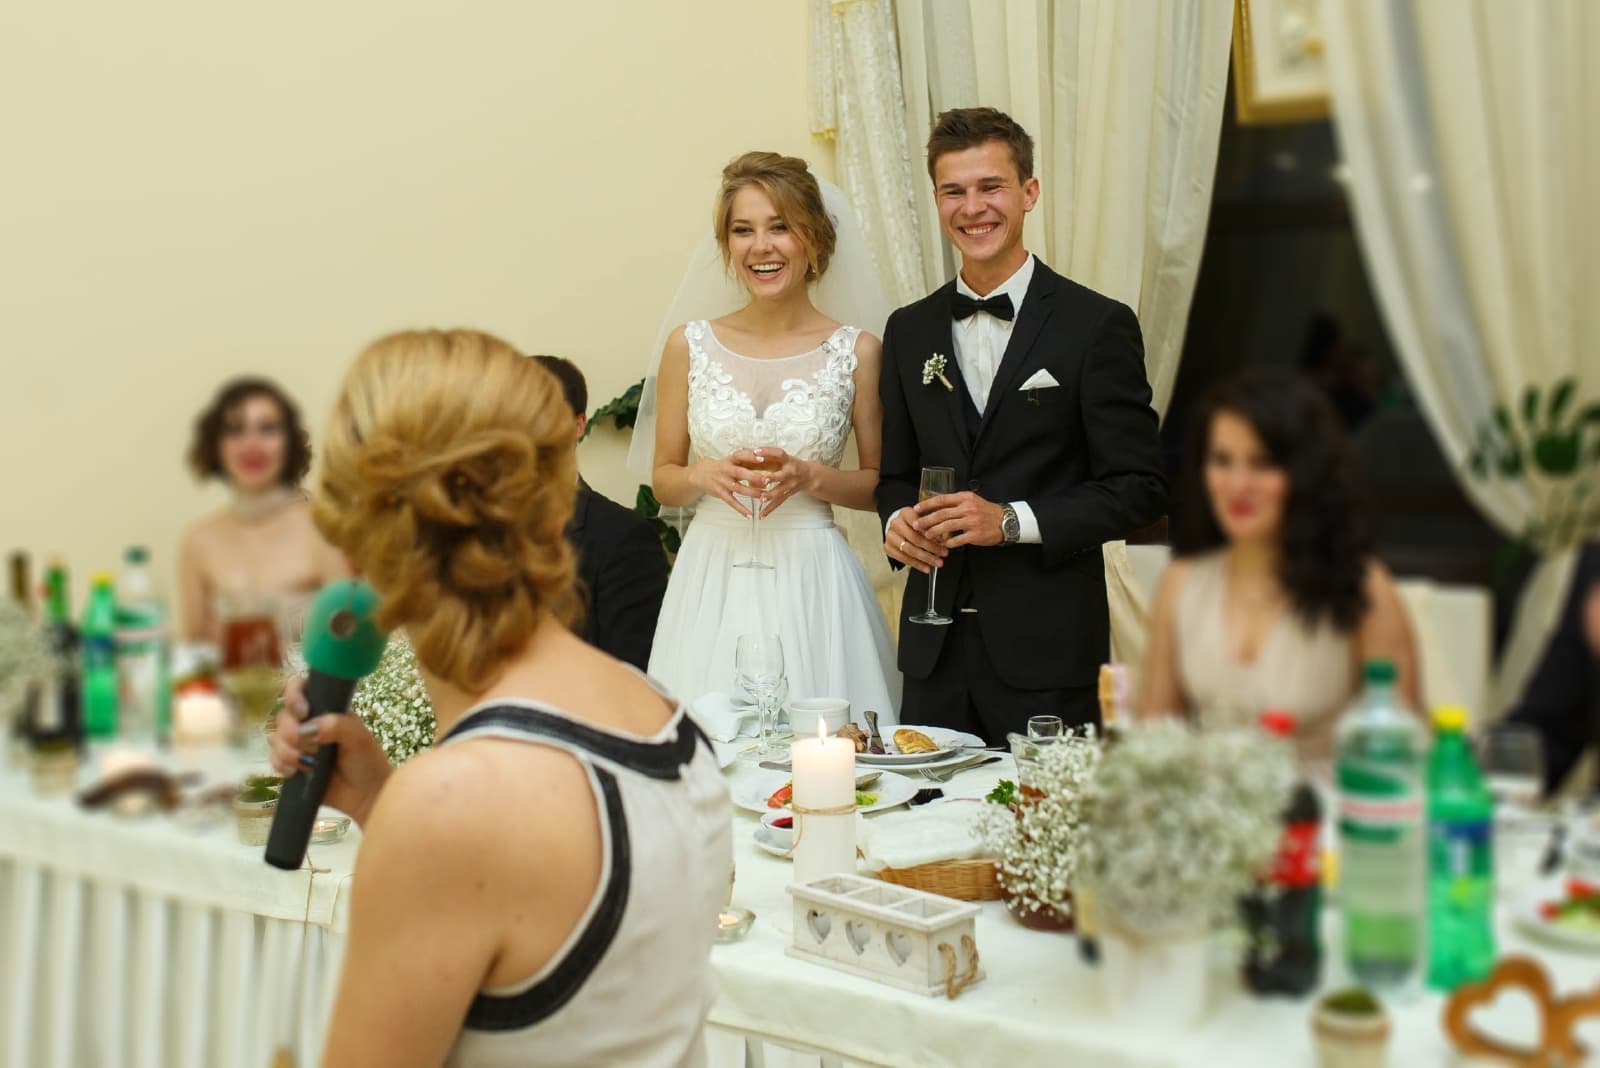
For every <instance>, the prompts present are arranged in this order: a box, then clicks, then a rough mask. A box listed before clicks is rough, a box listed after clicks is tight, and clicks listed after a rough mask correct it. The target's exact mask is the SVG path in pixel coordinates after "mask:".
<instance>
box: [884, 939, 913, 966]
mask: <svg viewBox="0 0 1600 1068" xmlns="http://www.w3.org/2000/svg"><path fill="white" fill-rule="evenodd" d="M883 944H884V948H886V949H887V950H888V951H889V957H890V959H891V960H893V961H894V962H895V964H897V965H901V964H905V962H906V961H908V960H910V959H911V936H910V935H907V934H904V933H902V932H900V931H890V932H889V933H888V934H887V935H885V936H884V938H883Z"/></svg>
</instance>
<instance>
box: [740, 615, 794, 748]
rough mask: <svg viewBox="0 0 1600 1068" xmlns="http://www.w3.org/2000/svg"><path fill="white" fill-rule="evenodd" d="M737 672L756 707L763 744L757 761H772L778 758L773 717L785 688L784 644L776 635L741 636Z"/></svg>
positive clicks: (741, 683)
mask: <svg viewBox="0 0 1600 1068" xmlns="http://www.w3.org/2000/svg"><path fill="white" fill-rule="evenodd" d="M733 670H734V674H735V675H736V676H737V677H738V682H739V685H740V687H741V688H743V689H744V691H745V692H746V693H748V694H749V695H750V698H751V700H753V701H755V703H756V718H757V721H758V722H759V724H760V728H761V740H760V742H759V743H758V744H757V746H756V758H757V759H758V760H768V759H770V758H772V757H773V756H774V755H775V754H776V750H777V746H776V744H775V743H774V734H775V730H774V724H773V713H774V710H775V709H776V707H777V700H776V698H777V695H778V691H779V690H780V689H782V688H783V685H784V678H783V642H782V640H781V639H780V638H779V637H778V636H777V635H776V634H741V635H739V640H738V643H737V644H736V645H735V646H734V653H733Z"/></svg>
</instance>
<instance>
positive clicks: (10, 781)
mask: <svg viewBox="0 0 1600 1068" xmlns="http://www.w3.org/2000/svg"><path fill="white" fill-rule="evenodd" d="M229 763H230V762H229V761H228V760H227V759H226V758H223V759H220V760H213V761H209V762H208V764H209V765H210V767H211V768H212V769H213V771H216V772H219V773H220V770H222V769H225V768H226V767H227V765H228V764H229ZM358 835H359V832H356V831H354V830H352V832H351V836H350V837H349V838H347V839H346V840H345V841H344V842H341V843H339V844H337V845H330V846H315V847H313V848H312V849H311V855H312V858H313V860H315V861H316V863H317V864H318V866H320V867H326V868H330V869H332V870H331V871H330V872H329V873H327V874H319V875H315V876H313V875H312V874H311V873H310V872H307V871H300V872H283V871H278V870H276V869H274V868H271V867H269V866H268V865H267V864H266V863H265V862H264V861H263V860H262V859H261V853H262V851H261V847H259V846H255V847H251V846H245V845H241V844H240V843H239V841H238V837H237V835H236V832H235V830H234V826H233V822H232V819H231V818H230V819H229V820H228V821H227V822H226V823H223V824H220V825H213V826H210V827H207V828H203V829H196V830H189V829H184V828H182V827H180V826H178V825H177V824H175V823H174V822H173V821H172V820H170V819H168V818H166V817H159V816H151V817H146V818H142V819H124V818H120V817H117V816H113V815H110V814H107V813H87V812H84V811H82V810H80V809H78V808H77V807H76V806H75V805H74V804H73V803H72V802H71V801H70V800H69V799H66V798H50V799H44V798H37V797H35V796H33V795H32V793H31V792H30V790H29V788H28V780H27V778H26V777H25V775H24V774H23V773H22V772H21V770H20V769H18V768H15V767H5V768H4V769H0V965H3V967H0V1068H54V1066H62V1068H65V1066H72V1065H83V1066H93V1068H123V1066H129V1068H191V1066H192V1068H233V1066H238V1068H265V1066H267V1065H270V1064H271V1063H272V1052H273V1050H274V1049H275V1048H276V1047H278V1046H279V1045H287V1046H289V1048H290V1049H291V1050H292V1051H293V1052H294V1053H295V1056H296V1059H297V1063H298V1064H300V1065H314V1064H317V1063H319V1059H320V1046H321V1035H322V1033H323V1029H324V1027H325V1024H326V1020H325V1015H326V1012H327V1009H328V1007H329V1006H330V1004H331V998H332V994H333V984H334V983H335V981H336V979H337V976H338V967H339V958H340V954H341V952H342V949H343V937H342V934H341V933H340V932H342V931H343V928H344V909H345V907H346V898H345V895H344V894H342V893H341V891H342V889H343V887H344V885H345V883H346V882H347V880H348V872H349V871H350V866H351V864H352V863H353V861H354V858H355V851H356V838H357V837H358ZM308 882H309V884H310V890H311V893H310V917H311V922H310V924H309V925H305V926H303V925H302V922H301V921H302V919H303V918H304V917H305V916H306V914H307V888H308ZM302 947H304V954H305V963H304V967H302V966H301V955H302Z"/></svg>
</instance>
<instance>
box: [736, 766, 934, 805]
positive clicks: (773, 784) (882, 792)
mask: <svg viewBox="0 0 1600 1068" xmlns="http://www.w3.org/2000/svg"><path fill="white" fill-rule="evenodd" d="M788 781H789V773H788V772H786V771H762V770H757V771H751V772H746V773H742V774H740V775H737V776H735V777H734V779H733V781H732V782H730V783H729V784H728V795H729V796H730V797H731V798H732V799H733V803H734V804H735V805H737V806H739V807H740V808H742V809H744V810H745V811H746V812H754V813H757V814H758V815H765V814H766V813H768V812H787V811H788V809H786V808H785V809H771V808H768V807H767V798H769V797H771V796H772V794H773V792H774V791H776V790H777V789H778V787H780V786H782V785H783V784H784V783H786V782H788ZM918 789H920V787H918V785H917V784H916V782H914V781H913V780H911V779H908V778H906V777H905V776H904V775H893V774H889V775H885V776H883V778H881V779H879V780H878V781H877V782H875V783H873V784H872V785H871V786H870V787H868V788H867V791H866V792H867V793H869V794H877V795H878V800H877V802H876V803H874V804H871V805H867V806H866V807H864V808H860V809H857V810H856V811H857V812H860V813H862V814H864V815H865V814H870V813H873V812H882V811H883V810H884V809H886V808H894V807H895V806H896V805H903V804H905V803H906V802H907V801H910V800H911V799H912V798H913V797H916V796H917V790H918Z"/></svg>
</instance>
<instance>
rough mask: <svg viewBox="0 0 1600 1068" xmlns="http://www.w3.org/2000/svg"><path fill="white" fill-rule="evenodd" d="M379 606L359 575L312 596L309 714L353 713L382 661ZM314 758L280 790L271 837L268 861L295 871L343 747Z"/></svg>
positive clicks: (325, 748) (307, 649)
mask: <svg viewBox="0 0 1600 1068" xmlns="http://www.w3.org/2000/svg"><path fill="white" fill-rule="evenodd" d="M377 608H378V595H377V593H375V592H374V591H373V589H372V587H371V586H368V585H367V584H366V583H365V582H361V581H359V580H356V579H344V580H341V581H339V582H331V583H329V584H328V585H326V586H324V587H323V588H322V589H321V591H319V592H318V593H317V596H316V597H315V598H314V599H313V600H312V602H311V607H310V608H309V609H308V610H307V611H306V627H305V636H304V639H303V645H302V651H303V652H304V654H305V660H306V667H307V668H308V669H309V670H308V671H307V672H306V690H305V694H306V704H307V705H309V706H310V711H309V713H308V718H309V716H320V715H322V714H324V713H327V712H348V711H350V698H351V697H352V696H353V695H354V694H355V691H356V683H357V682H359V681H360V680H361V678H362V676H364V675H369V674H371V673H372V670H373V669H374V668H376V667H377V666H378V661H379V660H381V659H383V647H384V644H385V643H386V642H387V641H388V636H387V635H386V634H384V633H383V632H382V631H380V630H379V629H378V626H377V623H376V622H375V621H374V620H373V618H372V617H373V613H374V612H376V611H377ZM311 759H312V767H311V769H310V770H309V771H307V770H304V769H302V770H301V771H300V772H299V773H298V774H296V775H294V776H293V777H291V778H288V779H285V780H284V782H283V788H282V790H281V791H280V792H279V794H278V807H277V811H275V812H274V813H273V816H272V831H271V832H270V833H269V834H268V836H267V863H268V864H271V865H272V866H273V867H275V868H283V869H284V870H286V871H295V870H297V869H298V868H299V867H300V864H301V862H302V861H303V860H305V855H306V844H307V843H308V842H310V840H311V826H312V824H313V823H315V822H316V819H317V809H318V808H320V807H321V806H322V797H323V795H324V794H326V793H327V792H328V780H329V779H331V778H332V777H333V768H334V765H335V763H336V762H337V761H338V759H339V747H338V746H337V745H321V746H318V747H317V751H316V753H314V754H313V755H312V758H311Z"/></svg>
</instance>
